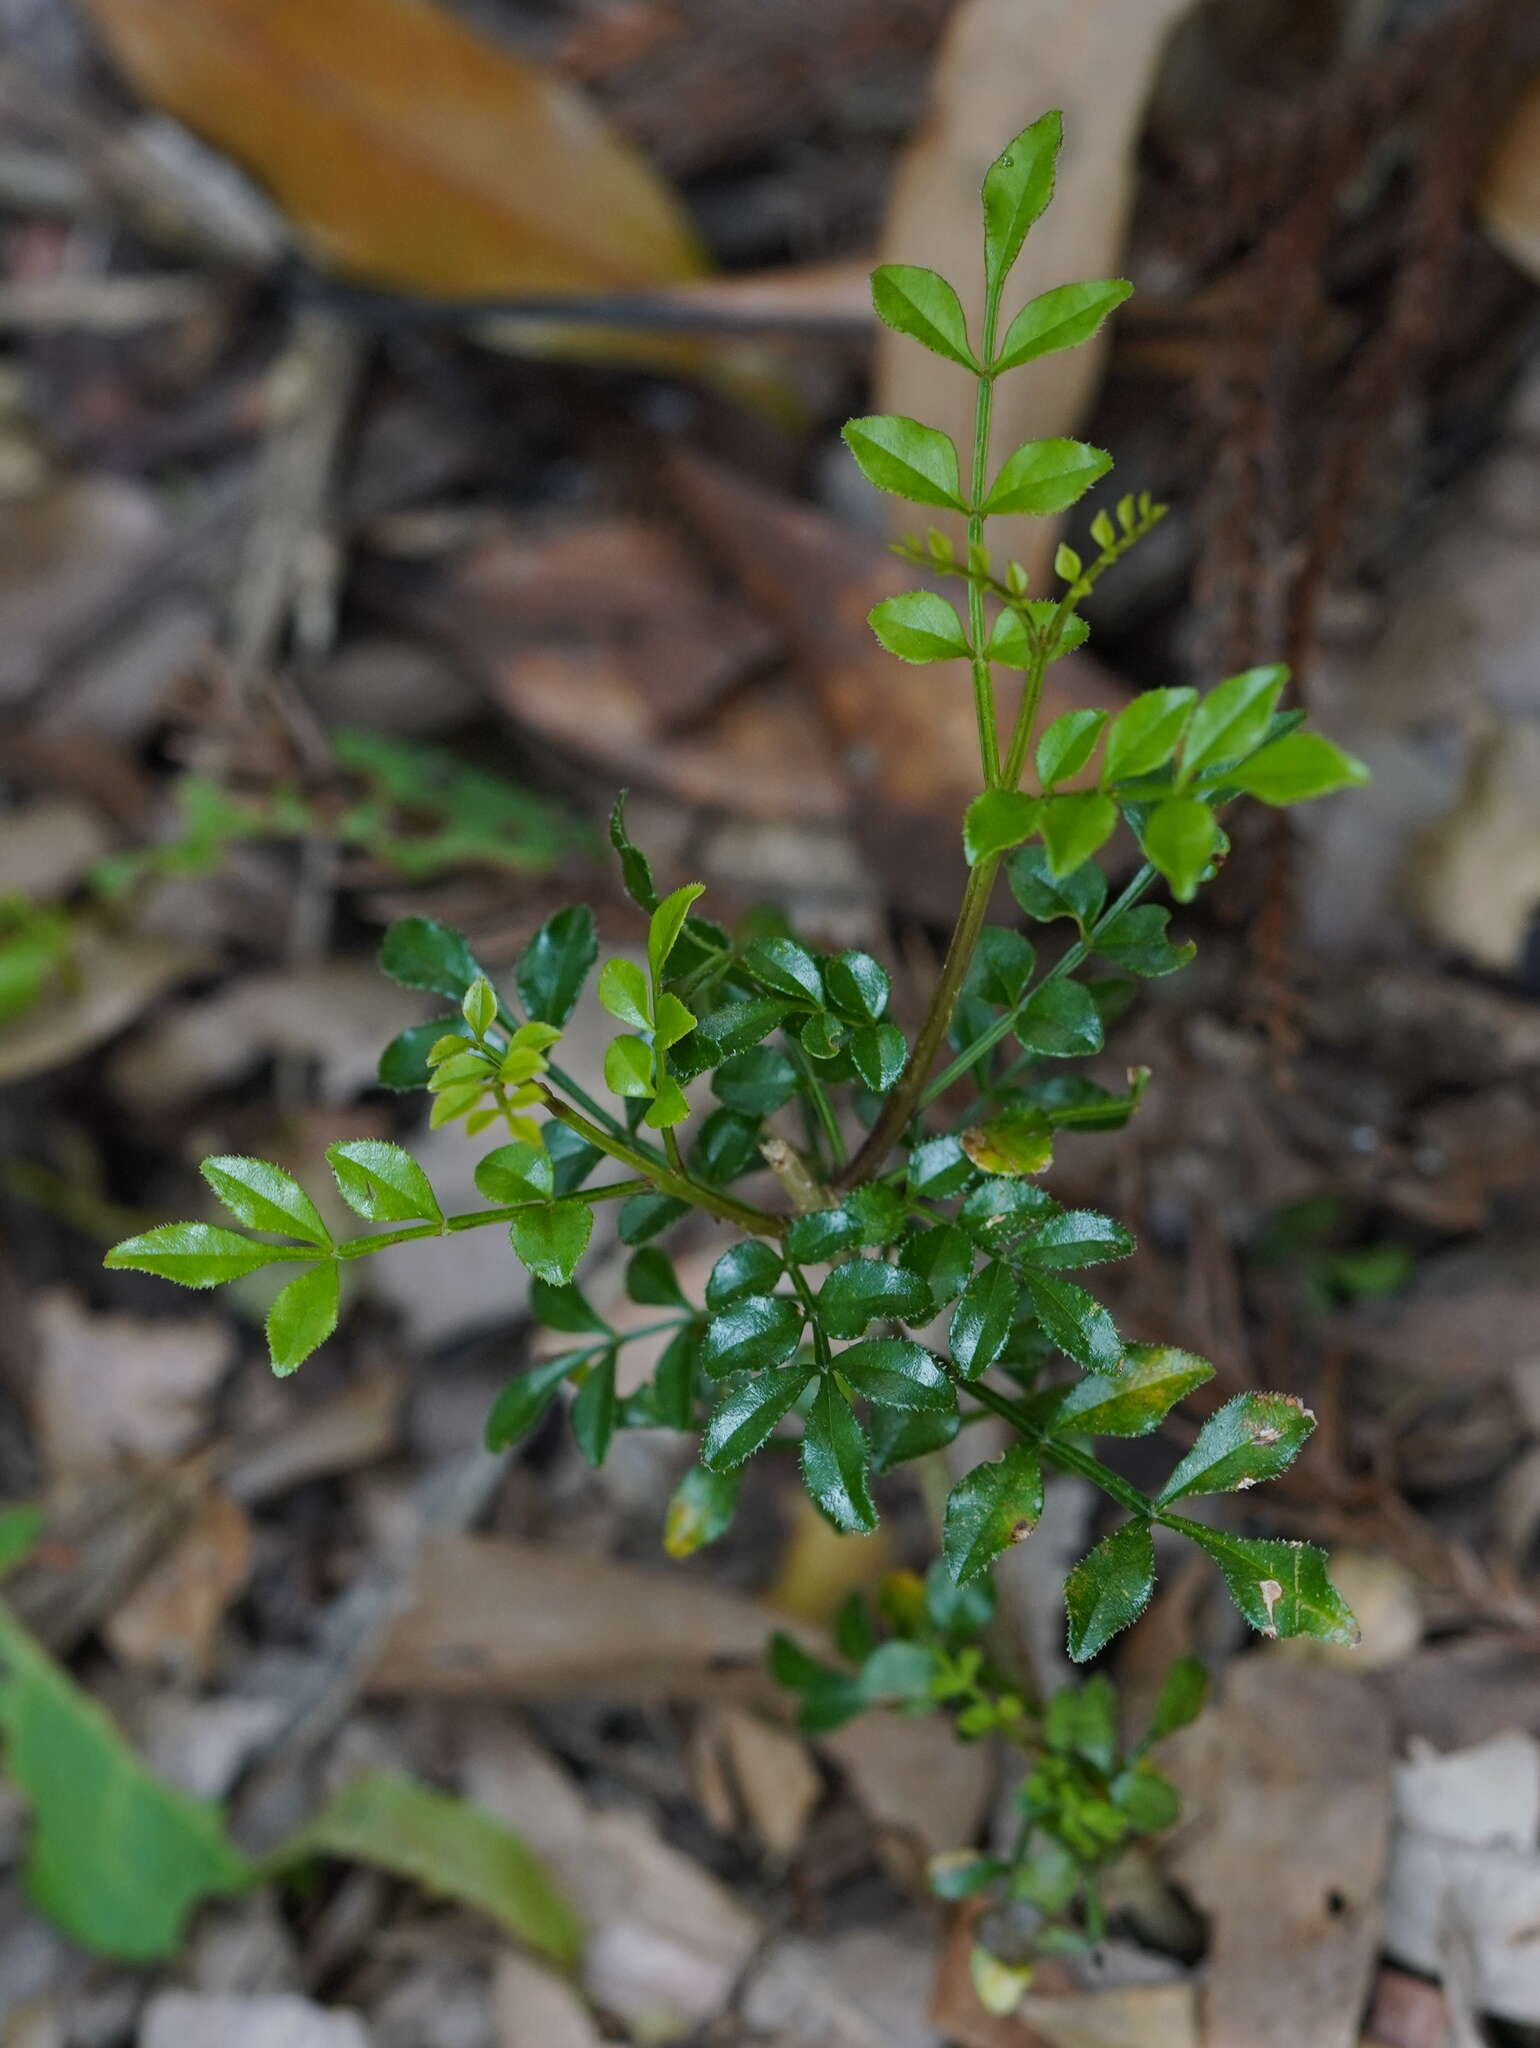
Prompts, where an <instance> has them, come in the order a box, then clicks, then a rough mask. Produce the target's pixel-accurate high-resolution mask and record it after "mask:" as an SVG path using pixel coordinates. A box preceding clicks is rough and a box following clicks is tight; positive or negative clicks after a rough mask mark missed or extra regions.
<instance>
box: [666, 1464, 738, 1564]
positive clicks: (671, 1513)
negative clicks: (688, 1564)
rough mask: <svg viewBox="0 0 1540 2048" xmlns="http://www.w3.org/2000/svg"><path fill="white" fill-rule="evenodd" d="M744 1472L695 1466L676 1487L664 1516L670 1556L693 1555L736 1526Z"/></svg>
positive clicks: (667, 1550) (717, 1540)
mask: <svg viewBox="0 0 1540 2048" xmlns="http://www.w3.org/2000/svg"><path fill="white" fill-rule="evenodd" d="M741 1486H742V1475H741V1474H740V1473H737V1472H708V1471H707V1469H706V1467H705V1466H704V1465H692V1466H691V1467H690V1469H689V1471H688V1472H686V1474H685V1475H684V1477H683V1479H681V1480H680V1482H679V1484H678V1485H677V1486H676V1487H675V1488H674V1494H673V1498H672V1499H671V1500H670V1502H669V1504H668V1510H667V1512H666V1514H665V1515H664V1517H663V1548H664V1550H665V1551H666V1552H667V1554H668V1555H669V1556H670V1557H675V1558H682V1557H693V1556H694V1555H695V1553H696V1551H697V1550H704V1549H705V1547H706V1545H707V1544H708V1543H716V1542H719V1541H720V1540H721V1538H722V1537H724V1536H725V1535H726V1534H727V1532H728V1530H729V1529H730V1528H731V1527H732V1525H733V1516H734V1515H735V1514H736V1513H737V1512H738V1494H739V1491H740V1489H741Z"/></svg>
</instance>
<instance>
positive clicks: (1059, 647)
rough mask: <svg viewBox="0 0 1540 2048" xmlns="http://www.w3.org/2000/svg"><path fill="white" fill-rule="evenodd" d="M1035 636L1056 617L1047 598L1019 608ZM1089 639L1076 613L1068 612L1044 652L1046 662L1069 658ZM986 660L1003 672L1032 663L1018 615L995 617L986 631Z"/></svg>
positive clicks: (1036, 599) (1011, 611)
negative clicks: (1005, 669)
mask: <svg viewBox="0 0 1540 2048" xmlns="http://www.w3.org/2000/svg"><path fill="white" fill-rule="evenodd" d="M1021 609H1022V610H1024V611H1025V612H1026V614H1027V618H1028V619H1030V620H1031V622H1032V625H1033V627H1034V628H1035V630H1036V631H1037V633H1039V634H1044V633H1046V632H1047V631H1048V629H1049V627H1050V626H1051V625H1052V624H1053V621H1054V619H1055V618H1056V617H1057V616H1058V610H1059V608H1058V606H1057V605H1056V604H1054V603H1052V602H1051V601H1050V600H1049V599H1048V598H1045V597H1044V598H1033V599H1032V600H1031V602H1030V603H1028V604H1026V605H1024V606H1023V607H1022V608H1021ZM1090 636H1091V629H1090V627H1089V626H1088V625H1087V624H1086V622H1085V620H1084V619H1083V618H1081V616H1080V614H1079V613H1078V612H1070V613H1069V614H1068V615H1067V616H1066V617H1065V618H1063V619H1061V620H1060V622H1059V631H1058V636H1057V638H1056V639H1055V640H1054V642H1053V644H1052V646H1051V647H1050V648H1049V649H1048V659H1049V660H1050V661H1051V662H1052V661H1058V660H1059V659H1060V658H1061V657H1062V656H1063V655H1066V654H1073V653H1074V651H1075V649H1076V648H1077V647H1083V646H1084V645H1085V643H1086V641H1087V640H1088V639H1089V638H1090ZM985 652H986V653H987V654H988V656H989V659H990V660H991V661H994V662H999V663H1000V664H1002V666H1004V667H1005V668H1030V667H1031V666H1032V662H1033V659H1034V656H1033V652H1032V645H1031V642H1030V640H1029V639H1028V637H1027V628H1026V625H1025V623H1024V622H1023V620H1022V618H1021V615H1020V611H1015V610H1008V611H1002V612H1000V613H998V614H997V615H996V618H995V622H994V625H993V626H992V627H991V628H990V631H989V641H988V644H987V646H986V648H985Z"/></svg>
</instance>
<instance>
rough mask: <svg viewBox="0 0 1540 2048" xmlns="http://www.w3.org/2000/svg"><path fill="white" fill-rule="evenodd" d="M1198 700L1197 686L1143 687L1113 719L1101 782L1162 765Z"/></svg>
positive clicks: (1179, 739) (1182, 731)
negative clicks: (1181, 687) (1154, 688)
mask: <svg viewBox="0 0 1540 2048" xmlns="http://www.w3.org/2000/svg"><path fill="white" fill-rule="evenodd" d="M1197 701H1198V693H1197V691H1196V690H1146V691H1144V692H1143V693H1142V695H1140V696H1138V697H1136V698H1135V699H1134V701H1133V703H1132V704H1130V705H1128V706H1127V708H1126V709H1125V710H1122V711H1120V712H1119V713H1118V715H1117V717H1116V718H1115V719H1114V720H1113V721H1112V730H1111V732H1109V733H1108V735H1107V751H1106V753H1105V755H1104V756H1103V758H1102V780H1103V782H1119V781H1122V780H1125V779H1127V778H1129V777H1132V776H1136V775H1153V774H1154V773H1155V771H1156V769H1157V768H1164V767H1165V765H1166V763H1167V762H1168V761H1169V760H1170V759H1171V757H1172V755H1173V754H1174V753H1175V752H1176V750H1177V747H1178V745H1179V744H1180V742H1181V738H1182V734H1183V733H1184V732H1185V731H1186V729H1187V721H1188V719H1189V718H1190V717H1191V716H1192V707H1193V706H1194V704H1196V703H1197Z"/></svg>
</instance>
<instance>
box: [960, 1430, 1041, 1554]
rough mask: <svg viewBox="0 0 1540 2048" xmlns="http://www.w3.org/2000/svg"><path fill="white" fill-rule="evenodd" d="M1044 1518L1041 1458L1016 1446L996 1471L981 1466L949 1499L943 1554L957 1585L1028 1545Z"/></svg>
mask: <svg viewBox="0 0 1540 2048" xmlns="http://www.w3.org/2000/svg"><path fill="white" fill-rule="evenodd" d="M1042 1512H1043V1474H1042V1467H1041V1465H1040V1464H1039V1462H1038V1456H1037V1452H1036V1451H1035V1450H1033V1449H1032V1448H1031V1446H1030V1445H1028V1444H1013V1445H1012V1446H1011V1448H1010V1449H1009V1450H1008V1451H1007V1452H1006V1453H1005V1455H1004V1457H1002V1458H997V1459H996V1460H995V1461H994V1463H993V1464H992V1465H978V1466H975V1467H974V1469H973V1471H971V1472H970V1473H968V1474H967V1476H966V1477H965V1478H962V1479H959V1480H958V1482H957V1484H956V1485H955V1486H954V1487H953V1488H952V1491H951V1492H950V1493H949V1494H948V1495H947V1502H946V1521H945V1525H944V1528H943V1532H942V1549H941V1554H942V1556H943V1557H944V1558H945V1560H946V1565H947V1569H948V1570H949V1571H950V1572H951V1574H952V1579H953V1582H954V1583H955V1584H956V1585H959V1586H965V1585H966V1584H967V1583H968V1581H969V1580H970V1579H976V1578H977V1577H978V1576H979V1574H980V1573H981V1572H985V1571H987V1570H988V1569H989V1567H990V1566H991V1565H992V1564H993V1563H994V1561H995V1559H996V1558H997V1557H999V1556H1000V1555H1001V1554H1002V1553H1003V1552H1004V1551H1007V1550H1009V1549H1010V1547H1011V1545H1012V1544H1013V1543H1023V1542H1025V1540H1026V1539H1027V1537H1028V1536H1030V1535H1031V1534H1032V1531H1033V1530H1034V1529H1035V1528H1036V1527H1037V1522H1038V1517H1039V1516H1040V1515H1041V1514H1042Z"/></svg>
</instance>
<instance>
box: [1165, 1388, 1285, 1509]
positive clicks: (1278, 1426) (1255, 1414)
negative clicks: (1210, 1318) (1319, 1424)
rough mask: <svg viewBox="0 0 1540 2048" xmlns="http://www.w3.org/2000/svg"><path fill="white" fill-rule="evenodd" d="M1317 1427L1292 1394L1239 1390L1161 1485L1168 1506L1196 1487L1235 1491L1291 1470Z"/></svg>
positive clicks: (1205, 1490)
mask: <svg viewBox="0 0 1540 2048" xmlns="http://www.w3.org/2000/svg"><path fill="white" fill-rule="evenodd" d="M1314 1428H1315V1417H1314V1416H1313V1415H1312V1414H1311V1412H1310V1410H1309V1409H1308V1408H1307V1407H1306V1406H1305V1405H1304V1403H1303V1402H1302V1401H1299V1400H1296V1399H1295V1397H1294V1396H1293V1395H1292V1394H1237V1395H1236V1396H1235V1398H1234V1399H1233V1400H1231V1401H1226V1403H1225V1404H1224V1406H1223V1407H1222V1408H1220V1409H1217V1410H1216V1411H1215V1413H1214V1414H1212V1415H1211V1416H1210V1417H1209V1419H1208V1420H1207V1422H1205V1423H1204V1425H1203V1427H1202V1429H1200V1430H1199V1431H1198V1436H1197V1441H1196V1442H1195V1443H1194V1445H1193V1447H1192V1449H1191V1450H1190V1451H1189V1452H1188V1453H1187V1455H1186V1457H1185V1458H1183V1460H1182V1462H1181V1464H1180V1465H1178V1466H1177V1468H1176V1470H1175V1471H1174V1472H1173V1473H1172V1475H1171V1477H1170V1478H1169V1479H1168V1480H1167V1481H1166V1483H1165V1485H1164V1486H1163V1487H1162V1488H1161V1491H1160V1495H1159V1502H1160V1505H1161V1506H1162V1507H1166V1506H1167V1505H1169V1503H1170V1502H1172V1501H1174V1500H1186V1499H1189V1498H1190V1497H1191V1496H1192V1495H1193V1494H1198V1493H1234V1492H1236V1491H1237V1489H1239V1488H1243V1487H1247V1486H1255V1485H1256V1484H1257V1483H1258V1481H1260V1480H1264V1479H1276V1478H1277V1477H1278V1475H1279V1473H1280V1472H1287V1470H1288V1469H1289V1467H1290V1466H1291V1465H1292V1464H1293V1462H1294V1460H1295V1459H1296V1458H1297V1457H1298V1456H1299V1453H1300V1451H1301V1450H1302V1449H1303V1447H1304V1443H1305V1439H1306V1438H1307V1437H1308V1436H1309V1434H1310V1432H1311V1431H1312V1430H1313V1429H1314Z"/></svg>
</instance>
